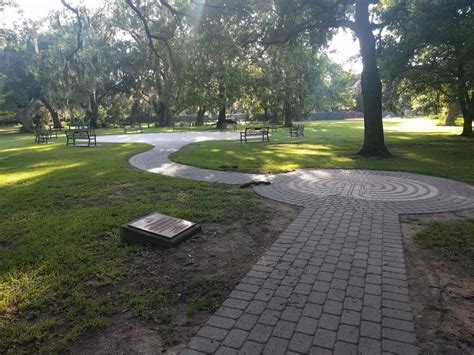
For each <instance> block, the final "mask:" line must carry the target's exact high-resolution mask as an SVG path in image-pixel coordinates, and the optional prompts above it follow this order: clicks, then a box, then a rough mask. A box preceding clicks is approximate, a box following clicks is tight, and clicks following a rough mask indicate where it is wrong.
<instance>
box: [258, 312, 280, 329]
mask: <svg viewBox="0 0 474 355" xmlns="http://www.w3.org/2000/svg"><path fill="white" fill-rule="evenodd" d="M280 316H281V312H280V311H275V310H272V309H267V310H265V311H264V312H263V313H262V315H261V316H260V319H259V323H262V324H266V325H275V324H277V323H278V320H279V319H280Z"/></svg>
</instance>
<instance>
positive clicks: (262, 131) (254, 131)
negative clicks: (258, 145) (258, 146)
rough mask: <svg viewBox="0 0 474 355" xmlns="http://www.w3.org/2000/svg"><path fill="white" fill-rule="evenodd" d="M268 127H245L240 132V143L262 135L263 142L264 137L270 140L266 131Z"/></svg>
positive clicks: (263, 140)
mask: <svg viewBox="0 0 474 355" xmlns="http://www.w3.org/2000/svg"><path fill="white" fill-rule="evenodd" d="M269 130H270V129H269V128H268V127H247V128H245V131H243V132H240V143H242V142H243V141H245V143H247V139H250V138H255V137H256V138H260V137H262V142H265V138H266V140H267V142H270V138H269V136H268V131H269Z"/></svg>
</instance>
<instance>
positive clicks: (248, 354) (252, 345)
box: [238, 340, 264, 355]
mask: <svg viewBox="0 0 474 355" xmlns="http://www.w3.org/2000/svg"><path fill="white" fill-rule="evenodd" d="M263 348H264V345H263V344H259V343H256V342H254V341H250V340H248V341H246V342H245V344H244V345H243V346H242V348H241V349H240V350H239V352H238V354H239V355H256V354H261V353H262V351H263Z"/></svg>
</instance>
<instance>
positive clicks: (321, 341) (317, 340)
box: [313, 329, 336, 349]
mask: <svg viewBox="0 0 474 355" xmlns="http://www.w3.org/2000/svg"><path fill="white" fill-rule="evenodd" d="M335 341H336V332H334V331H332V330H326V329H318V330H317V331H316V334H315V336H314V341H313V344H314V345H316V346H319V347H322V348H326V349H332V348H333V347H334V343H335Z"/></svg>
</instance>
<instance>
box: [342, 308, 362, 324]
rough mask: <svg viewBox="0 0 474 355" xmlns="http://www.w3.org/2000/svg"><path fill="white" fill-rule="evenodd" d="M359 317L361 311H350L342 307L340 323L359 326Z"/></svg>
mask: <svg viewBox="0 0 474 355" xmlns="http://www.w3.org/2000/svg"><path fill="white" fill-rule="evenodd" d="M360 319H361V313H360V312H356V311H351V310H349V309H344V310H343V311H342V316H341V323H344V324H349V325H354V326H359V325H360Z"/></svg>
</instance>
